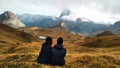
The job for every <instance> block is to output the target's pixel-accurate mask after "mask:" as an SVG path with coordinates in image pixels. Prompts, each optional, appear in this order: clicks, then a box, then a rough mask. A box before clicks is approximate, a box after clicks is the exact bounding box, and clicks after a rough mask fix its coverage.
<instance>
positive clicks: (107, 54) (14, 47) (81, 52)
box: [0, 27, 120, 68]
mask: <svg viewBox="0 0 120 68" xmlns="http://www.w3.org/2000/svg"><path fill="white" fill-rule="evenodd" d="M0 28H1V27H0ZM8 28H9V27H8ZM23 29H24V32H25V33H28V34H30V35H33V36H40V35H41V36H51V37H52V38H53V46H54V44H56V40H57V38H58V37H63V39H64V43H63V44H64V47H65V48H66V49H67V55H66V64H65V66H63V67H59V66H51V65H43V64H38V63H37V62H36V58H37V56H38V54H39V51H40V48H41V45H42V43H43V42H44V41H45V40H38V39H37V40H36V39H34V40H32V41H29V42H24V41H23V42H19V43H17V42H18V41H19V40H11V42H16V44H10V43H8V42H6V43H5V42H2V41H0V47H1V48H0V67H2V68H3V67H8V68H16V67H17V68H38V67H39V68H46V67H47V68H119V67H120V57H119V54H120V46H119V41H120V38H119V37H118V36H112V37H111V36H101V37H92V38H83V37H82V36H80V35H77V34H72V33H70V32H68V31H66V30H63V29H61V28H51V29H49V28H36V27H32V28H31V27H29V28H22V30H23ZM18 32H19V31H18ZM4 33H5V32H4ZM13 37H14V36H13ZM18 37H19V36H18ZM18 37H14V39H16V38H18ZM0 38H1V37H0ZM6 40H7V39H6ZM95 40H101V41H102V43H101V42H99V41H97V42H96V43H91V42H95ZM104 41H105V42H104ZM106 41H108V42H106ZM115 41H116V42H118V43H116V42H115ZM112 42H113V44H111V43H112ZM99 43H101V45H104V46H105V47H104V46H100V47H99V45H100V44H99ZM109 44H111V45H113V46H110V47H109V46H108V45H109ZM91 45H93V46H92V47H91ZM116 45H117V46H116Z"/></svg>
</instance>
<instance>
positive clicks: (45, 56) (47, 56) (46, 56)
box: [37, 37, 52, 64]
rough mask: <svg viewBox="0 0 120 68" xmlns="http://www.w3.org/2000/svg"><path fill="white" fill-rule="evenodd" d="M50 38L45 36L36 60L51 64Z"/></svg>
mask: <svg viewBox="0 0 120 68" xmlns="http://www.w3.org/2000/svg"><path fill="white" fill-rule="evenodd" d="M51 45H52V38H51V37H47V38H46V41H45V43H43V45H42V48H41V51H40V53H39V56H38V58H37V62H38V63H41V64H51V59H52V57H51V56H52V47H51Z"/></svg>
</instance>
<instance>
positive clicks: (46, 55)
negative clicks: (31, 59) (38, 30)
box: [37, 37, 66, 66]
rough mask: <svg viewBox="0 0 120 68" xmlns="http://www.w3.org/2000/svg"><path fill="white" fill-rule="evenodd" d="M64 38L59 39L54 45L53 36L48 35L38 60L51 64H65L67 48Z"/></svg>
mask: <svg viewBox="0 0 120 68" xmlns="http://www.w3.org/2000/svg"><path fill="white" fill-rule="evenodd" d="M62 43H63V38H61V37H60V38H58V39H57V44H56V45H55V46H54V47H52V38H51V37H47V38H46V41H45V43H43V45H42V48H41V51H40V53H39V56H38V58H37V62H38V63H41V64H47V65H48V64H50V65H58V66H63V65H65V59H64V57H65V55H66V49H65V48H64V47H63V45H62Z"/></svg>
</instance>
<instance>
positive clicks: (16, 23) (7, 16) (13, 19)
mask: <svg viewBox="0 0 120 68" xmlns="http://www.w3.org/2000/svg"><path fill="white" fill-rule="evenodd" d="M0 22H1V23H2V24H5V25H8V26H11V27H14V28H20V27H25V25H24V24H23V23H22V22H21V21H20V20H19V19H18V17H17V16H16V15H15V14H13V13H12V12H10V11H5V12H4V13H3V14H1V15H0Z"/></svg>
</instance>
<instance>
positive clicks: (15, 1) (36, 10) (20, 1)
mask: <svg viewBox="0 0 120 68" xmlns="http://www.w3.org/2000/svg"><path fill="white" fill-rule="evenodd" d="M119 3H120V0H0V14H1V13H3V12H4V11H12V12H13V13H15V14H40V15H48V16H57V17H58V16H59V15H60V14H61V12H62V11H63V10H64V9H69V10H71V12H72V13H71V15H70V16H69V17H70V19H71V18H73V19H76V18H79V17H80V18H88V19H90V20H92V21H95V22H100V23H104V24H113V23H114V22H116V21H118V20H120V7H119V6H120V4H119Z"/></svg>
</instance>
